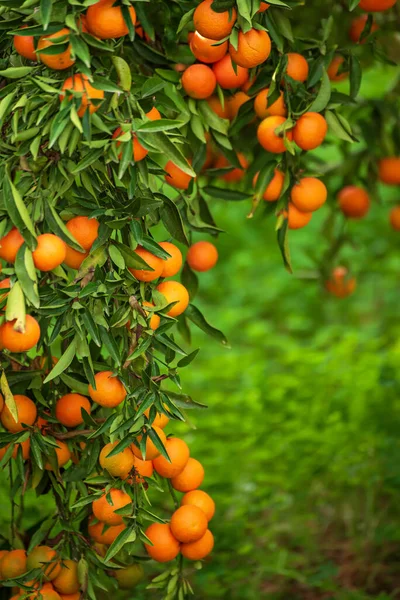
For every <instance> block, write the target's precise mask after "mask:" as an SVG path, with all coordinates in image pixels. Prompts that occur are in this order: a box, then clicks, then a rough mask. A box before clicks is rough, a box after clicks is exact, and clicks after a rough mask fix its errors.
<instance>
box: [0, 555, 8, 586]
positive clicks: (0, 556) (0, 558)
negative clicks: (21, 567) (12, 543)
mask: <svg viewBox="0 0 400 600" xmlns="http://www.w3.org/2000/svg"><path fill="white" fill-rule="evenodd" d="M8 552H9V551H8V550H0V581H1V580H2V579H3V577H2V574H1V561H2V559H3V557H4V556H6V555H7V554H8Z"/></svg>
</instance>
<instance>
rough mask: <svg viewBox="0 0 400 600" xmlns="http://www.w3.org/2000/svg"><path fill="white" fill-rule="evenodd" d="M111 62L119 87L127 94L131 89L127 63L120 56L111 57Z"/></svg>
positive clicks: (129, 71)
mask: <svg viewBox="0 0 400 600" xmlns="http://www.w3.org/2000/svg"><path fill="white" fill-rule="evenodd" d="M111 60H112V62H113V65H114V67H115V70H116V71H117V74H118V79H119V85H120V86H121V88H122V89H123V90H125V92H129V91H130V89H131V87H132V73H131V70H130V67H129V65H128V63H127V62H126V60H124V59H123V58H121V57H120V56H113V57H112V59H111Z"/></svg>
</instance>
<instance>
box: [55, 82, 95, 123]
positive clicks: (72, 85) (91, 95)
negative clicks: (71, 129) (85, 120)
mask: <svg viewBox="0 0 400 600" xmlns="http://www.w3.org/2000/svg"><path fill="white" fill-rule="evenodd" d="M62 90H63V91H64V92H65V91H66V92H67V97H68V100H69V101H72V100H73V98H74V94H73V93H72V92H79V97H78V96H77V97H76V103H77V108H78V116H79V117H83V115H84V114H85V112H86V110H87V108H89V112H90V114H92V113H94V112H96V111H97V110H99V108H100V102H92V100H96V101H97V100H103V98H104V92H103V90H98V89H97V88H95V87H93V86H92V84H91V83H90V81H89V78H88V76H87V75H84V74H83V73H76V74H75V75H72V76H71V77H67V79H66V80H65V81H64V83H63V85H62ZM68 92H70V93H68ZM64 98H65V94H64V93H61V94H60V102H62V101H63V100H64Z"/></svg>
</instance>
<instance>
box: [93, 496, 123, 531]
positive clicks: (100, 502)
mask: <svg viewBox="0 0 400 600" xmlns="http://www.w3.org/2000/svg"><path fill="white" fill-rule="evenodd" d="M108 497H110V498H111V503H110V502H109V501H108ZM128 504H132V499H131V497H130V496H129V494H127V493H126V492H123V491H122V490H117V489H115V488H113V489H111V490H109V492H108V493H107V494H106V493H104V494H103V495H102V496H100V498H98V499H97V500H94V502H93V503H92V509H93V514H94V516H95V517H96V519H98V520H99V521H103V523H107V525H121V523H123V519H122V516H121V515H116V514H115V511H116V510H119V509H120V508H123V507H124V506H127V505H128Z"/></svg>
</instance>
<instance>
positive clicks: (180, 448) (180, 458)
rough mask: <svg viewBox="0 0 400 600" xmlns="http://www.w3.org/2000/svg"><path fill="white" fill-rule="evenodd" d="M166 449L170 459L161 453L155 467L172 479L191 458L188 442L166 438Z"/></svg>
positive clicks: (163, 475)
mask: <svg viewBox="0 0 400 600" xmlns="http://www.w3.org/2000/svg"><path fill="white" fill-rule="evenodd" d="M165 449H166V451H167V454H168V456H169V458H170V461H168V460H167V459H166V458H165V457H164V456H161V455H160V456H158V457H157V458H155V459H153V467H154V468H155V470H156V471H157V473H158V474H159V475H161V477H165V478H166V479H172V477H176V475H179V473H181V472H182V471H183V469H184V468H185V466H186V464H187V462H188V460H189V455H190V452H189V448H188V445H187V444H186V442H184V441H183V440H181V439H179V438H174V437H172V438H168V439H167V440H166V442H165ZM181 541H182V540H181Z"/></svg>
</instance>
